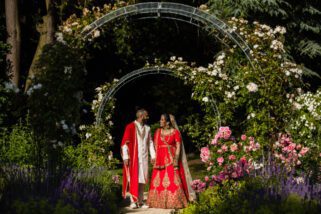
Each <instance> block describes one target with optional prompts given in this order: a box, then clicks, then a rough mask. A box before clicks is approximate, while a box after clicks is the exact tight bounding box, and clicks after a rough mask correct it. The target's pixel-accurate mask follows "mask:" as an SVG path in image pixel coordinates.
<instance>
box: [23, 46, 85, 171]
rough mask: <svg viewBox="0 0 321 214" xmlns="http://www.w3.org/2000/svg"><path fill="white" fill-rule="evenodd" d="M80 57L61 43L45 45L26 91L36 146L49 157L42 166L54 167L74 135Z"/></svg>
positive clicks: (81, 78)
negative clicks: (45, 164) (48, 164)
mask: <svg viewBox="0 0 321 214" xmlns="http://www.w3.org/2000/svg"><path fill="white" fill-rule="evenodd" d="M81 54H82V53H81V52H80V51H79V50H76V49H71V48H69V47H67V46H65V45H63V44H62V43H53V44H50V45H47V46H45V47H44V49H43V52H42V54H41V56H40V57H39V60H38V61H37V64H36V67H35V70H36V75H35V77H34V78H33V79H32V85H31V86H30V88H29V89H28V90H27V92H26V94H27V95H28V96H29V98H28V108H29V115H30V124H31V126H32V129H33V130H34V133H35V134H36V137H35V143H36V144H37V145H38V148H39V149H40V151H41V152H43V153H45V154H47V155H48V159H44V163H45V162H46V161H49V162H50V166H51V167H53V168H54V165H55V164H59V163H60V161H61V154H62V151H63V147H64V146H67V145H70V144H71V143H72V140H73V139H74V138H75V137H76V134H77V131H76V125H77V124H79V120H80V106H81V99H82V91H81V90H82V88H81V87H82V84H83V81H84V75H85V73H84V64H83V57H82V55H81ZM40 160H42V158H40Z"/></svg>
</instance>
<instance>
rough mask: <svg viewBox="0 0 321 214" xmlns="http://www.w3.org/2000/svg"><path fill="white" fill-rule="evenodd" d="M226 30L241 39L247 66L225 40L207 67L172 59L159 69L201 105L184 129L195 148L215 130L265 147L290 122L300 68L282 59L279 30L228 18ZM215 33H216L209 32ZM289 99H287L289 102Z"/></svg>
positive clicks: (282, 49)
mask: <svg viewBox="0 0 321 214" xmlns="http://www.w3.org/2000/svg"><path fill="white" fill-rule="evenodd" d="M228 22H229V24H230V25H231V29H229V31H231V32H234V31H236V32H237V33H239V34H240V35H243V36H244V38H246V39H247V43H248V45H249V46H250V47H252V50H251V52H250V54H251V58H252V59H251V62H249V60H248V59H246V57H245V56H244V53H243V52H242V51H241V50H240V49H238V48H237V47H236V45H234V44H233V42H232V41H230V39H229V38H228V37H227V36H225V37H224V39H223V40H224V43H225V44H229V46H227V47H226V46H224V47H223V50H222V52H220V53H219V54H217V56H216V57H215V59H214V62H213V63H210V64H208V66H207V67H203V66H199V67H197V66H196V65H195V64H192V63H191V64H189V63H188V62H186V61H183V60H182V59H180V58H177V59H176V57H172V58H171V60H170V61H169V62H167V64H166V65H157V66H165V67H168V68H170V69H172V70H173V71H174V72H175V73H176V74H177V76H178V77H179V78H181V79H182V80H184V81H185V83H187V84H189V85H192V87H193V94H192V99H194V100H196V101H198V102H199V103H201V105H202V109H203V111H204V112H203V114H204V116H201V117H200V116H198V115H192V116H190V118H189V121H190V123H189V124H188V125H186V126H184V128H185V130H187V131H188V132H190V136H191V137H192V138H193V139H194V143H196V144H197V145H206V143H204V142H209V141H210V139H213V137H214V135H215V133H216V132H217V129H218V127H219V126H220V125H223V126H230V127H232V129H233V130H236V133H239V132H245V133H246V135H252V136H256V139H257V141H258V142H259V143H260V144H262V145H264V146H269V143H270V141H271V134H273V133H277V132H280V131H282V130H284V129H285V127H286V125H287V124H288V122H289V120H290V119H291V117H292V114H293V111H292V104H291V100H292V101H293V97H296V96H298V94H299V93H298V90H297V88H300V87H302V86H303V82H302V73H303V71H302V69H301V67H300V66H299V65H297V64H295V63H292V62H291V61H289V60H288V59H287V54H286V52H285V50H284V45H283V43H284V37H283V34H284V33H285V29H284V28H282V27H279V26H278V27H276V28H275V29H273V28H271V27H269V26H267V25H263V24H260V23H258V22H254V23H253V24H249V23H248V21H246V20H244V19H236V18H232V19H231V20H229V21H228ZM214 33H218V32H214ZM290 95H291V97H290Z"/></svg>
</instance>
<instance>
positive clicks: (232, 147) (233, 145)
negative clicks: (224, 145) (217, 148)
mask: <svg viewBox="0 0 321 214" xmlns="http://www.w3.org/2000/svg"><path fill="white" fill-rule="evenodd" d="M230 148H231V152H235V151H236V150H237V144H236V143H233V144H232V145H231V146H230Z"/></svg>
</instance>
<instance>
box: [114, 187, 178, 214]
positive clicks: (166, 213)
mask: <svg viewBox="0 0 321 214" xmlns="http://www.w3.org/2000/svg"><path fill="white" fill-rule="evenodd" d="M127 199H128V200H127ZM127 199H126V200H124V203H123V208H122V209H121V211H120V213H121V214H123V213H135V214H137V213H138V214H139V213H143V214H170V213H171V212H172V211H174V209H159V208H148V209H142V208H138V209H131V208H129V203H130V201H129V198H127ZM144 199H145V200H146V199H147V192H145V193H144Z"/></svg>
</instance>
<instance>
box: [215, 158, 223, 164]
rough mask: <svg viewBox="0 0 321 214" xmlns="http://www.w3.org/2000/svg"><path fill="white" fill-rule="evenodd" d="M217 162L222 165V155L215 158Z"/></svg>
mask: <svg viewBox="0 0 321 214" xmlns="http://www.w3.org/2000/svg"><path fill="white" fill-rule="evenodd" d="M216 160H217V162H218V164H219V165H220V166H221V165H222V163H223V162H224V158H223V157H218V158H217V159H216Z"/></svg>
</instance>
